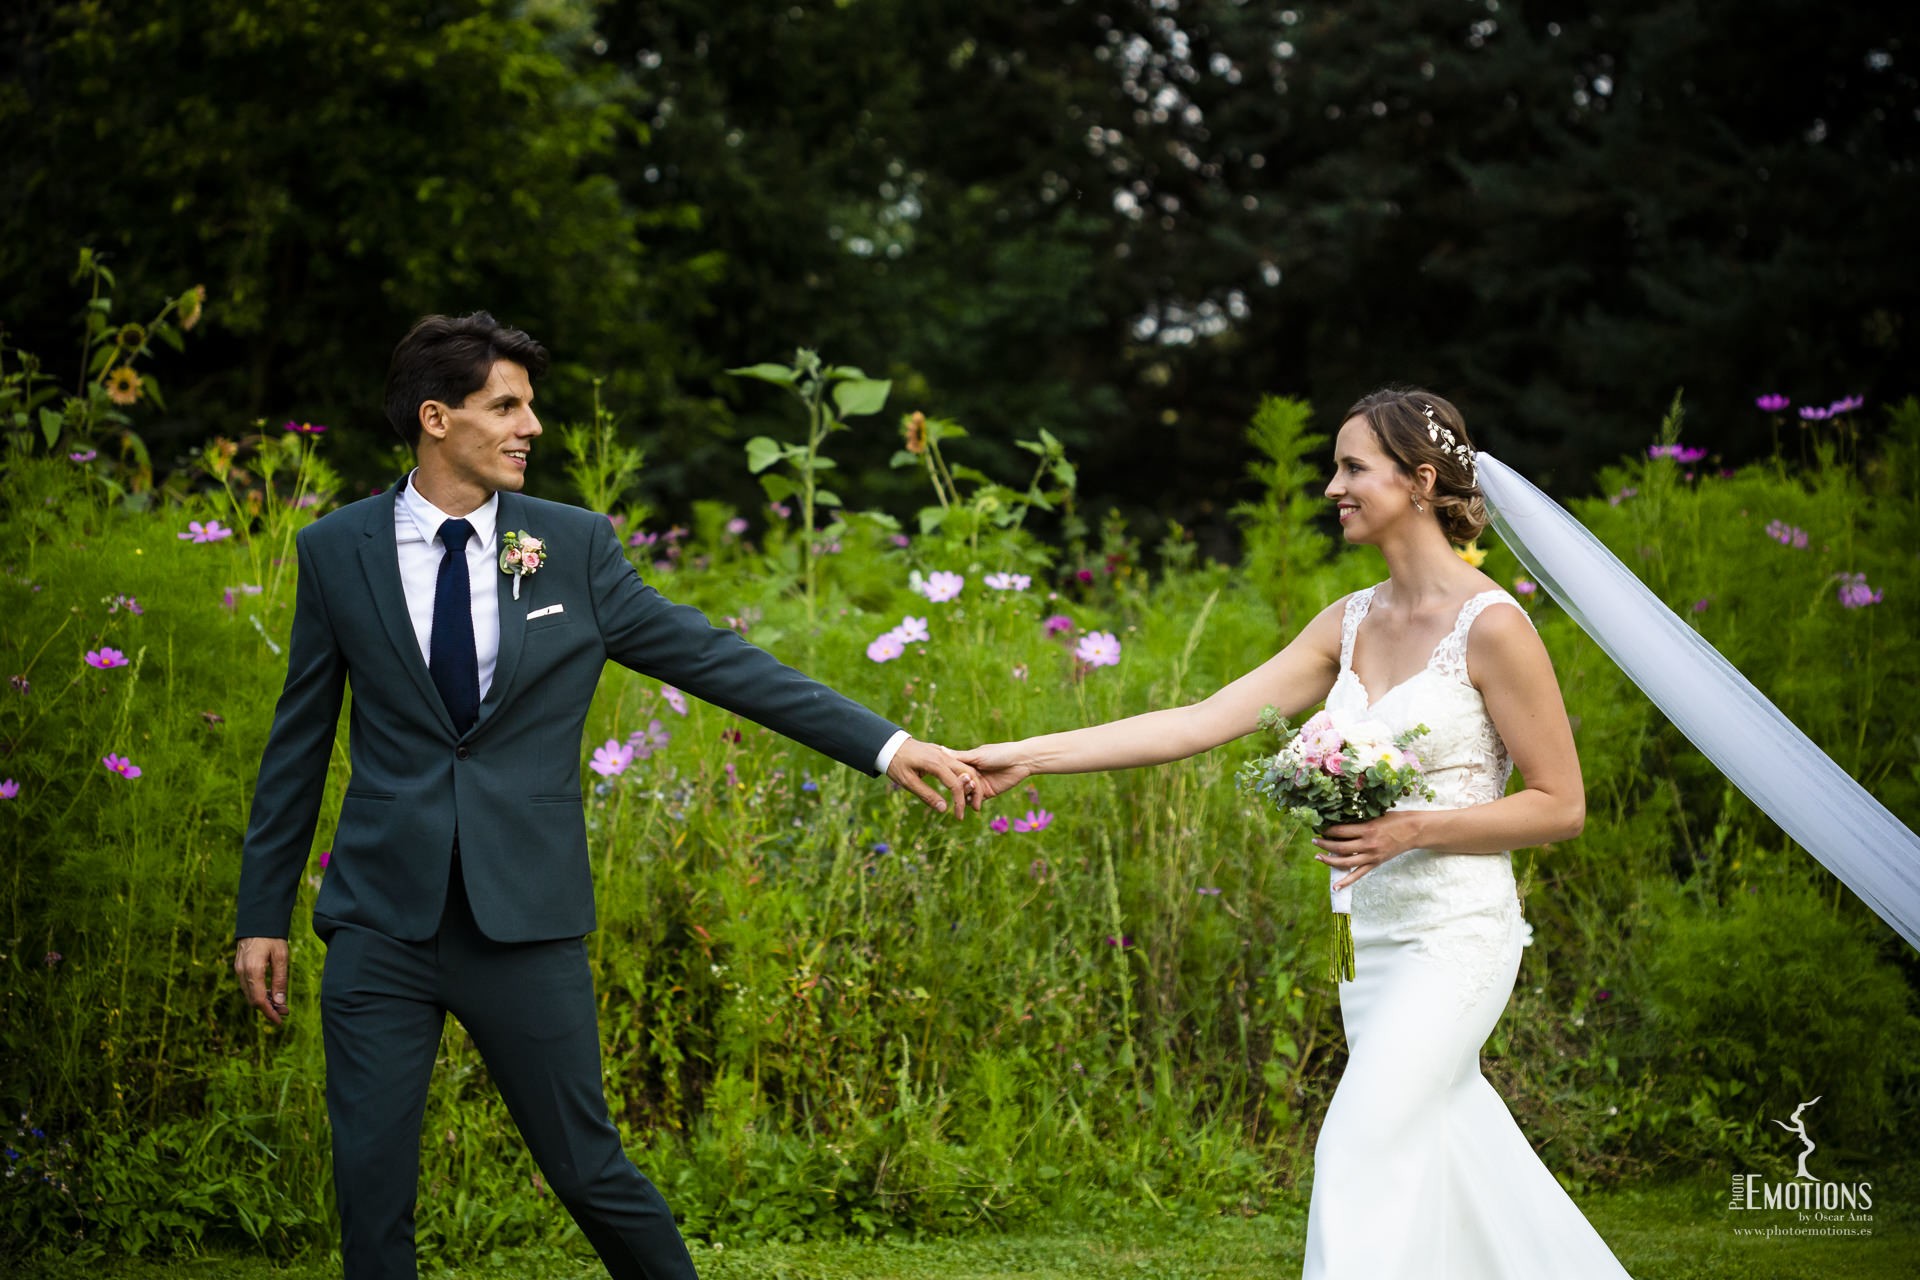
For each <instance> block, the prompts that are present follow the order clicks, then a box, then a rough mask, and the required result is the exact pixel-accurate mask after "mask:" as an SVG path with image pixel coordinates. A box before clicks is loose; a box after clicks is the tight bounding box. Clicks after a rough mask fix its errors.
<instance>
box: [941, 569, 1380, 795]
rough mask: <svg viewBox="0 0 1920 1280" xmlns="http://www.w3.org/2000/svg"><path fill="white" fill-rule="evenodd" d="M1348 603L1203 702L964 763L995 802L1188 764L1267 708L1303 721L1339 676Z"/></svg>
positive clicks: (1249, 728)
mask: <svg viewBox="0 0 1920 1280" xmlns="http://www.w3.org/2000/svg"><path fill="white" fill-rule="evenodd" d="M1343 603H1344V601H1336V602H1335V603H1334V604H1332V605H1330V606H1328V607H1327V608H1326V609H1324V610H1322V611H1321V612H1320V613H1319V614H1318V615H1317V616H1315V618H1314V619H1313V621H1311V622H1309V623H1308V624H1307V625H1306V626H1305V627H1303V628H1302V629H1301V631H1300V634H1299V635H1297V636H1295V637H1294V638H1293V641H1292V642H1291V643H1290V644H1288V645H1287V647H1286V648H1284V649H1282V650H1281V651H1280V652H1279V653H1276V654H1275V655H1274V656H1273V657H1271V658H1269V659H1267V661H1265V662H1263V663H1262V664H1260V665H1259V666H1258V667H1256V668H1254V669H1253V670H1252V671H1249V672H1248V673H1247V674H1246V675H1244V676H1241V677H1240V678H1239V679H1238V680H1235V681H1234V682H1233V683H1232V684H1230V685H1227V686H1226V687H1225V688H1223V689H1220V690H1218V691H1217V692H1215V693H1214V694H1212V695H1211V696H1209V697H1207V698H1206V699H1204V700H1202V701H1200V702H1195V703H1192V704H1190V705H1188V706H1184V707H1169V708H1167V709H1166V710H1164V711H1149V712H1146V713H1145V714H1143V715H1137V716H1129V717H1127V718H1126V719H1124V720H1110V721H1108V722H1107V723H1106V724H1097V725H1091V726H1089V727H1088V728H1085V729H1072V730H1068V731H1067V732H1064V733H1047V734H1041V735H1039V736H1037V737H1032V738H1026V739H1023V740H1021V741H1019V742H999V743H993V744H990V745H988V746H984V747H976V748H974V749H973V750H972V751H967V752H962V753H961V756H960V758H961V760H962V761H964V762H965V763H967V764H970V765H972V766H973V767H974V768H975V769H977V770H979V772H980V776H981V779H982V781H983V782H985V784H986V794H987V795H988V796H996V795H999V794H1001V793H1002V792H1004V791H1006V790H1007V789H1008V788H1009V787H1012V786H1014V785H1016V784H1017V783H1019V782H1020V780H1021V779H1023V778H1025V777H1027V776H1028V775H1029V774H1034V773H1098V772H1101V771H1103V770H1107V769H1135V768H1139V767H1141V766H1142V765H1151V764H1165V763H1166V762H1167V761H1169V760H1184V759H1185V758H1187V757H1188V756H1192V755H1198V754H1199V753H1200V752H1202V751H1206V750H1209V749H1211V748H1213V747H1217V746H1219V745H1220V744H1221V743H1223V742H1231V741H1232V740H1233V739H1235V738H1238V737H1241V736H1243V735H1245V734H1248V733H1252V732H1253V731H1254V730H1255V729H1257V728H1259V726H1260V712H1261V710H1262V709H1263V708H1266V707H1273V708H1275V709H1276V710H1278V711H1279V712H1280V713H1281V714H1282V715H1286V716H1294V715H1298V714H1299V713H1300V712H1302V711H1305V710H1306V709H1307V708H1309V707H1311V706H1314V705H1315V704H1317V703H1319V702H1320V701H1322V700H1323V699H1324V698H1325V697H1326V696H1327V691H1328V690H1330V689H1331V688H1332V687H1333V681H1334V677H1335V676H1336V675H1337V674H1338V673H1339V668H1340V616H1341V607H1342V604H1343Z"/></svg>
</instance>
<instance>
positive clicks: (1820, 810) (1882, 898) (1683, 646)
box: [1474, 453, 1920, 949]
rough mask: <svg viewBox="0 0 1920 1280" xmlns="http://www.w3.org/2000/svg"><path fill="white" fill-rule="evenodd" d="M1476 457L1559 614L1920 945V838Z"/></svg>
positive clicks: (1526, 492) (1567, 522) (1517, 479)
mask: <svg viewBox="0 0 1920 1280" xmlns="http://www.w3.org/2000/svg"><path fill="white" fill-rule="evenodd" d="M1474 462H1475V467H1476V471H1477V474H1478V478H1479V481H1480V489H1481V491H1482V492H1483V493H1484V494H1485V495H1486V498H1487V503H1488V505H1489V506H1490V507H1492V509H1493V524H1494V527H1495V528H1496V529H1498V530H1499V531H1500V536H1501V537H1502V538H1503V539H1505V540H1506V543H1507V545H1508V546H1510V547H1512V548H1513V552H1514V554H1515V555H1516V556H1518V557H1519V558H1520V562H1521V563H1522V564H1524V565H1526V567H1527V569H1528V570H1529V571H1530V572H1531V573H1532V574H1533V576H1534V577H1535V578H1537V579H1538V580H1539V582H1540V584H1541V585H1542V586H1544V587H1545V588H1546V589H1547V591H1548V593H1549V594H1551V595H1552V596H1553V598H1554V599H1555V600H1556V601H1558V602H1559V604H1560V607H1561V608H1563V609H1565V610H1566V611H1567V613H1568V615H1569V616H1571V617H1572V618H1573V620H1574V621H1575V622H1577V623H1579V624H1580V627H1581V629H1582V630H1584V631H1585V632H1586V633H1587V634H1588V635H1589V636H1592V637H1593V639H1594V642H1595V643H1596V644H1598V645H1599V646H1600V647H1601V649H1603V650H1604V651H1605V652H1606V654H1607V656H1608V657H1610V658H1612V659H1613V661H1614V662H1615V663H1616V664H1617V665H1618V666H1619V667H1620V669H1621V670H1622V671H1624V672H1626V673H1627V676H1628V678H1630V679H1631V680H1632V681H1633V682H1634V683H1635V684H1636V685H1638V686H1640V690H1641V692H1642V693H1645V694H1646V695H1647V697H1648V698H1649V699H1650V700H1651V701H1652V702H1653V705H1654V706H1656V707H1658V708H1660V710H1661V712H1662V713H1663V714H1664V715H1665V716H1666V717H1667V719H1669V720H1671V721H1672V722H1673V723H1674V725H1675V727H1677V728H1678V729H1679V730H1680V732H1681V733H1683V734H1685V735H1686V736H1687V739H1688V740H1689V741H1690V742H1692V743H1693V745H1694V746H1695V747H1697V748H1699V750H1700V752H1701V754H1703V755H1705V756H1706V757H1707V759H1709V760H1711V761H1713V763H1714V765H1715V766H1716V767H1717V768H1719V770H1720V771H1721V772H1722V773H1724V774H1726V776H1727V777H1728V779H1729V780H1731V781H1732V782H1733V784H1734V785H1735V786H1737V787H1739V788H1740V790H1741V791H1743V792H1745V793H1746V796H1747V798H1748V799H1749V800H1752V801H1753V802H1754V803H1755V804H1756V805H1758V806H1760V808H1761V809H1762V810H1763V811H1764V812H1765V813H1766V814H1767V816H1768V817H1770V818H1772V819H1773V820H1774V821H1775V822H1777V823H1779V824H1780V827H1781V829H1782V830H1784V831H1785V832H1786V833H1787V834H1788V835H1789V836H1791V837H1793V839H1794V840H1796V841H1797V842H1799V844H1800V845H1801V846H1802V847H1803V848H1805V849H1806V850H1807V852H1808V853H1811V854H1812V855H1813V856H1814V857H1815V858H1818V859H1819V860H1820V862H1821V864H1822V865H1824V866H1825V867H1826V868H1827V870H1829V871H1831V872H1833V874H1834V875H1836V876H1838V877H1840V880H1841V881H1842V882H1843V883H1844V884H1845V885H1846V886H1847V887H1848V888H1849V889H1852V890H1853V891H1854V892H1855V893H1856V894H1858V895H1859V896H1860V898H1861V900H1862V901H1864V902H1865V903H1866V904H1867V905H1868V906H1869V907H1871V908H1872V909H1873V910H1874V912H1875V914H1877V915H1878V916H1879V917H1880V918H1881V919H1882V920H1885V921H1886V922H1887V923H1888V924H1890V925H1892V926H1893V927H1894V929H1896V930H1897V931H1898V932H1899V933H1900V936H1901V937H1903V938H1905V939H1906V940H1907V942H1908V943H1909V944H1910V945H1911V946H1913V947H1914V948H1916V949H1920V837H1916V836H1915V835H1914V833H1913V832H1912V831H1910V830H1908V829H1907V827H1906V826H1905V825H1904V824H1903V823H1901V821H1900V820H1899V819H1898V818H1896V817H1894V815H1893V814H1892V813H1891V812H1889V811H1888V809H1887V808H1886V806H1885V805H1883V804H1881V803H1880V802H1879V801H1878V800H1875V799H1874V798H1873V796H1871V795H1870V794H1868V792H1867V790H1866V788H1864V787H1862V786H1861V785H1860V784H1859V783H1858V782H1855V781H1854V780H1853V778H1852V777H1850V776H1849V775H1848V774H1847V773H1846V772H1845V771H1843V770H1842V769H1841V768H1840V766H1839V765H1837V764H1835V763H1834V762H1833V761H1832V760H1831V759H1829V758H1828V757H1827V755H1826V753H1825V752H1823V751H1821V750H1820V748H1819V747H1817V746H1815V745H1814V744H1813V741H1812V740H1811V739H1809V738H1808V737H1807V735H1806V734H1804V733H1802V732H1800V730H1799V729H1797V728H1796V727H1794V724H1793V722H1792V721H1791V720H1789V719H1787V717H1786V716H1785V715H1783V714H1781V712H1780V709H1779V708H1778V707H1776V706H1774V705H1773V703H1771V702H1769V701H1768V700H1767V698H1766V695H1764V694H1762V693H1761V692H1760V691H1759V690H1758V689H1756V688H1754V687H1753V685H1752V683H1751V682H1750V681H1748V679H1747V678H1746V677H1745V676H1743V675H1741V674H1740V672H1739V671H1738V670H1737V669H1736V668H1735V667H1734V666H1733V664H1732V663H1730V662H1728V661H1727V660H1726V659H1725V658H1724V657H1722V656H1721V655H1720V651H1719V650H1717V649H1715V648H1714V647H1713V646H1712V645H1710V644H1708V643H1707V642H1706V641H1705V640H1704V639H1702V638H1701V636H1700V634H1699V633H1698V632H1696V631H1695V630H1694V629H1693V628H1692V627H1690V626H1688V625H1687V624H1686V623H1685V622H1683V621H1682V620H1681V619H1680V617H1679V616H1678V615H1676V614H1675V613H1674V612H1673V611H1672V610H1671V609H1669V608H1667V606H1666V605H1665V604H1663V603H1662V602H1661V601H1660V598H1659V597H1658V596H1656V595H1654V594H1653V592H1651V591H1649V590H1648V589H1647V587H1646V586H1645V584H1643V583H1642V582H1641V581H1640V580H1639V579H1638V578H1636V577H1635V576H1634V574H1633V571H1632V570H1631V569H1629V568H1627V566H1626V565H1624V564H1622V563H1621V562H1620V561H1619V559H1618V558H1616V557H1615V556H1614V554H1613V553H1612V552H1611V551H1609V550H1607V548H1606V545H1605V544H1604V543H1602V542H1601V541H1600V540H1599V539H1598V538H1596V537H1594V536H1593V534H1592V533H1590V532H1588V531H1587V529H1586V527H1585V526H1584V525H1582V524H1581V523H1580V522H1579V521H1578V520H1576V519H1574V518H1573V517H1572V516H1571V515H1569V514H1568V513H1567V512H1566V510H1565V509H1564V508H1562V507H1561V506H1560V505H1559V504H1558V503H1556V502H1555V501H1554V500H1553V499H1552V498H1549V497H1548V496H1547V495H1546V494H1544V493H1542V492H1541V491H1540V490H1539V489H1537V488H1535V487H1534V486H1533V485H1532V484H1531V483H1529V482H1528V481H1527V480H1526V479H1525V478H1524V477H1522V476H1521V475H1520V474H1519V473H1518V472H1516V471H1514V470H1513V469H1512V468H1511V467H1508V466H1506V465H1504V464H1503V463H1501V462H1500V461H1499V460H1498V459H1496V458H1492V457H1489V456H1488V455H1487V454H1484V453H1481V454H1476V455H1474Z"/></svg>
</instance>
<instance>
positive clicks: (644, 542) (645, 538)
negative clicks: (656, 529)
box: [627, 529, 660, 547]
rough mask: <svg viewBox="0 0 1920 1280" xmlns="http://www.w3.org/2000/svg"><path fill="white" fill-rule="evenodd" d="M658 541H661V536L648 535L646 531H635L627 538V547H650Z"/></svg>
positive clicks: (655, 534)
mask: <svg viewBox="0 0 1920 1280" xmlns="http://www.w3.org/2000/svg"><path fill="white" fill-rule="evenodd" d="M658 541H660V535H659V534H657V533H648V532H647V531H646V530H644V529H635V530H634V531H633V532H632V533H631V534H630V535H628V537H627V545H628V546H630V547H650V546H652V545H653V544H654V543H656V542H658Z"/></svg>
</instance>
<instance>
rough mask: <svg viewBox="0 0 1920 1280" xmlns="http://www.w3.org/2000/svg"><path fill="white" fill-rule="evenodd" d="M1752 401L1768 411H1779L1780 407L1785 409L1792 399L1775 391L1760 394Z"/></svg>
mask: <svg viewBox="0 0 1920 1280" xmlns="http://www.w3.org/2000/svg"><path fill="white" fill-rule="evenodd" d="M1753 403H1754V404H1755V405H1757V406H1758V407H1759V408H1761V409H1763V410H1765V411H1766V412H1768V413H1779V412H1780V411H1781V410H1782V409H1785V408H1786V407H1787V406H1788V405H1790V404H1792V403H1793V401H1791V400H1789V399H1787V398H1786V397H1785V396H1783V395H1781V394H1780V393H1779V392H1777V391H1775V392H1769V393H1768V394H1766V395H1764V396H1761V397H1760V398H1759V399H1758V400H1755V401H1754V402H1753Z"/></svg>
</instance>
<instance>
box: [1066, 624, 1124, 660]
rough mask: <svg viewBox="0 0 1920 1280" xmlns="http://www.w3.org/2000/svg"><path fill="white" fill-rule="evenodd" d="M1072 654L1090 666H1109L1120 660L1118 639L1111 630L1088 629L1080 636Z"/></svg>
mask: <svg viewBox="0 0 1920 1280" xmlns="http://www.w3.org/2000/svg"><path fill="white" fill-rule="evenodd" d="M1073 656H1074V657H1076V658H1078V659H1080V661H1082V662H1084V663H1086V664H1087V665H1088V666H1090V667H1111V666H1114V665H1116V664H1117V663H1118V662H1119V661H1120V641H1119V639H1118V638H1116V637H1115V636H1114V634H1113V632H1111V631H1090V632H1088V633H1087V634H1086V635H1084V636H1081V637H1080V643H1079V645H1078V646H1077V647H1076V648H1075V649H1074V651H1073Z"/></svg>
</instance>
